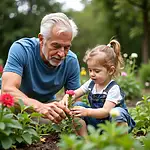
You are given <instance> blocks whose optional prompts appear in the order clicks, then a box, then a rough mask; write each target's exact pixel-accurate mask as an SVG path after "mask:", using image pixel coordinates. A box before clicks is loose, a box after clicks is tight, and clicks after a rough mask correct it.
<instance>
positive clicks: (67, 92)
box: [66, 90, 75, 96]
mask: <svg viewBox="0 0 150 150" xmlns="http://www.w3.org/2000/svg"><path fill="white" fill-rule="evenodd" d="M66 94H69V95H70V96H73V95H74V94H75V93H74V90H67V91H66Z"/></svg>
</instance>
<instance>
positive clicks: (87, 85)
mask: <svg viewBox="0 0 150 150" xmlns="http://www.w3.org/2000/svg"><path fill="white" fill-rule="evenodd" d="M91 81H92V80H91V79H89V80H88V81H86V82H85V83H84V84H83V85H82V86H81V89H82V91H83V92H84V93H87V92H88V91H89V88H88V87H89V84H90V83H91Z"/></svg>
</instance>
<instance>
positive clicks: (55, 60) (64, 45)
mask: <svg viewBox="0 0 150 150" xmlns="http://www.w3.org/2000/svg"><path fill="white" fill-rule="evenodd" d="M60 30H61V28H60V27H59V26H54V28H53V29H52V33H51V37H50V38H49V39H45V38H40V37H39V39H40V51H41V57H42V59H43V60H44V61H45V62H48V63H49V64H50V65H52V66H59V65H60V64H61V63H62V61H63V60H64V59H65V57H66V56H67V53H68V51H69V49H70V46H71V41H72V33H71V32H69V31H65V32H61V33H59V31H60ZM40 36H42V35H40ZM42 37H43V36H42Z"/></svg>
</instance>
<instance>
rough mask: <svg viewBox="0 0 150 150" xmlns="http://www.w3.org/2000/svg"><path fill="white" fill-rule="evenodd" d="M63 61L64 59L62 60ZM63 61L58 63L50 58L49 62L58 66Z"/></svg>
mask: <svg viewBox="0 0 150 150" xmlns="http://www.w3.org/2000/svg"><path fill="white" fill-rule="evenodd" d="M62 61H63V60H62ZM62 61H60V62H59V63H56V62H54V61H53V60H51V59H50V60H48V62H49V64H50V65H52V66H55V67H57V66H59V65H60V64H61V63H62Z"/></svg>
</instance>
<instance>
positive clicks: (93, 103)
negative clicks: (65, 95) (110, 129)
mask: <svg viewBox="0 0 150 150" xmlns="http://www.w3.org/2000/svg"><path fill="white" fill-rule="evenodd" d="M94 85H95V83H94V81H91V82H90V84H89V87H88V88H89V94H88V100H89V103H90V107H89V106H88V105H86V104H85V103H83V102H79V101H78V102H76V103H75V104H74V106H83V107H86V108H94V109H96V108H102V107H103V105H104V103H105V100H106V97H107V94H108V91H109V90H110V89H111V88H112V87H113V86H114V85H117V83H116V82H115V81H112V82H110V84H109V85H108V86H107V87H106V89H105V90H103V92H102V94H92V90H93V87H94ZM120 91H121V93H120V94H121V96H122V99H121V101H120V103H118V104H117V105H116V106H115V108H113V109H117V110H118V111H119V113H120V115H119V116H117V117H116V118H115V121H116V122H127V123H128V126H129V128H130V129H129V132H131V131H132V129H133V128H134V126H135V122H134V120H133V119H132V118H131V116H130V115H129V113H128V110H127V106H126V104H125V101H124V100H125V94H124V92H123V91H122V90H121V88H120ZM82 119H84V120H85V122H86V124H91V125H93V126H94V127H96V128H97V124H99V123H105V121H106V120H109V121H111V117H110V116H108V117H106V118H103V119H96V118H92V117H82Z"/></svg>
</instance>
